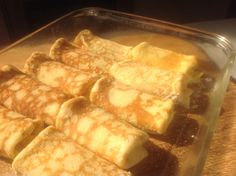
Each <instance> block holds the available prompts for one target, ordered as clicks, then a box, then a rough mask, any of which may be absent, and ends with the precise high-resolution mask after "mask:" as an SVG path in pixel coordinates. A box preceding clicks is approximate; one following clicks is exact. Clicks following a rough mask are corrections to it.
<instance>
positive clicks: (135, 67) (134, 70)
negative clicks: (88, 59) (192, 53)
mask: <svg viewBox="0 0 236 176" xmlns="http://www.w3.org/2000/svg"><path fill="white" fill-rule="evenodd" d="M109 73H110V74H111V75H112V76H113V77H114V78H116V79H117V80H118V81H120V82H122V83H124V84H127V85H129V86H131V87H133V88H135V89H138V90H140V91H144V92H147V93H151V94H154V95H156V96H158V97H159V98H160V99H161V100H166V99H173V100H176V101H177V102H178V103H181V104H182V105H184V106H185V107H189V103H190V95H191V94H192V90H191V89H189V88H188V83H189V80H188V77H187V76H185V74H183V73H181V72H176V71H170V70H163V69H159V68H156V67H149V66H146V65H145V64H142V63H137V62H132V61H126V62H119V63H117V64H114V65H113V66H112V67H111V68H110V70H109Z"/></svg>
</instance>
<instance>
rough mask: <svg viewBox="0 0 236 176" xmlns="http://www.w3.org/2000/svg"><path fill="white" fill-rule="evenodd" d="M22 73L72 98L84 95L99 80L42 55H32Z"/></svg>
mask: <svg viewBox="0 0 236 176" xmlns="http://www.w3.org/2000/svg"><path fill="white" fill-rule="evenodd" d="M24 71H25V72H26V73H27V74H29V75H30V76H32V77H34V78H36V79H38V80H39V81H41V82H43V83H45V84H47V85H49V86H52V87H55V88H58V89H60V90H61V91H63V92H64V93H66V94H69V95H73V96H80V95H86V94H87V93H88V92H89V90H90V88H91V86H92V84H93V83H94V82H95V81H96V80H97V79H98V78H99V77H98V76H93V75H91V74H90V73H88V72H83V71H80V70H77V69H75V68H73V67H69V66H67V65H65V64H62V63H60V62H56V61H53V60H51V59H50V57H49V56H47V55H46V54H43V53H33V54H32V55H31V56H30V58H29V59H28V60H27V61H26V63H25V66H24Z"/></svg>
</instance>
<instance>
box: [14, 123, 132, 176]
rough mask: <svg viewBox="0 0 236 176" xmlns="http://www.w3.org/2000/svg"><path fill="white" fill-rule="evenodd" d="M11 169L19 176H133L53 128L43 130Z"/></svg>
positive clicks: (20, 154)
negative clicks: (20, 175)
mask: <svg viewBox="0 0 236 176" xmlns="http://www.w3.org/2000/svg"><path fill="white" fill-rule="evenodd" d="M12 167H13V169H14V170H15V171H16V172H17V173H19V174H22V175H26V176H32V175H33V176H42V175H47V176H55V175H71V176H72V175H73V176H75V175H81V176H82V175H86V176H130V175H131V174H130V173H129V172H127V171H124V170H121V169H119V168H118V167H117V166H115V165H114V164H112V163H109V162H108V161H106V160H104V159H102V158H100V157H98V156H97V155H95V154H94V153H92V152H90V151H89V150H87V149H85V148H83V147H81V146H80V145H78V144H76V143H75V142H74V141H72V140H71V139H69V138H67V137H66V136H65V135H64V134H63V133H61V132H59V131H57V130H56V129H55V128H54V127H52V126H49V127H48V128H46V129H45V130H43V131H42V132H41V133H40V134H39V135H38V136H37V137H36V138H35V139H34V140H33V141H32V142H31V143H30V144H29V145H28V146H27V147H26V148H25V149H24V150H23V151H22V152H20V153H19V155H18V156H17V157H16V158H15V159H14V161H13V163H12Z"/></svg>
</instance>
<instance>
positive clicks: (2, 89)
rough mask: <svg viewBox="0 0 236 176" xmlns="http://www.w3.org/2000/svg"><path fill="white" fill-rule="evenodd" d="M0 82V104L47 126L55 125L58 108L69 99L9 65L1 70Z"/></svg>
mask: <svg viewBox="0 0 236 176" xmlns="http://www.w3.org/2000/svg"><path fill="white" fill-rule="evenodd" d="M49 76H50V75H49ZM0 80H1V81H0V103H2V104H3V105H4V106H6V107H7V108H9V109H12V110H14V111H16V112H18V113H20V114H23V115H25V116H28V117H31V118H37V119H41V120H42V121H44V122H45V123H47V124H54V123H55V121H56V115H57V113H58V111H59V109H60V106H61V105H62V103H64V102H65V101H66V100H68V99H69V96H67V95H65V94H63V93H61V91H59V90H56V89H54V88H52V87H49V86H46V85H44V84H42V83H41V82H39V81H36V80H34V79H32V78H31V77H29V76H28V75H26V74H24V73H22V72H21V71H19V70H18V69H16V68H15V67H13V66H10V65H5V66H3V67H2V68H1V70H0Z"/></svg>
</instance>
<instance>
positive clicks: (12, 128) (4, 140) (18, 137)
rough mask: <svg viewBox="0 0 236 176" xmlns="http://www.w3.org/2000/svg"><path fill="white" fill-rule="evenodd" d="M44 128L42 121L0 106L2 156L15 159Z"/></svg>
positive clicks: (0, 151)
mask: <svg viewBox="0 0 236 176" xmlns="http://www.w3.org/2000/svg"><path fill="white" fill-rule="evenodd" d="M42 129H43V122H42V121H39V120H32V119H29V118H25V116H23V115H21V114H18V113H16V112H13V111H10V110H9V109H7V108H5V107H3V106H0V156H3V157H6V158H9V159H13V158H14V157H15V156H16V155H17V154H18V153H19V152H20V151H21V150H22V149H23V148H24V147H25V146H26V145H27V144H28V143H30V142H31V140H33V138H34V137H35V136H36V135H37V134H38V133H39V132H40V131H41V130H42Z"/></svg>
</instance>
